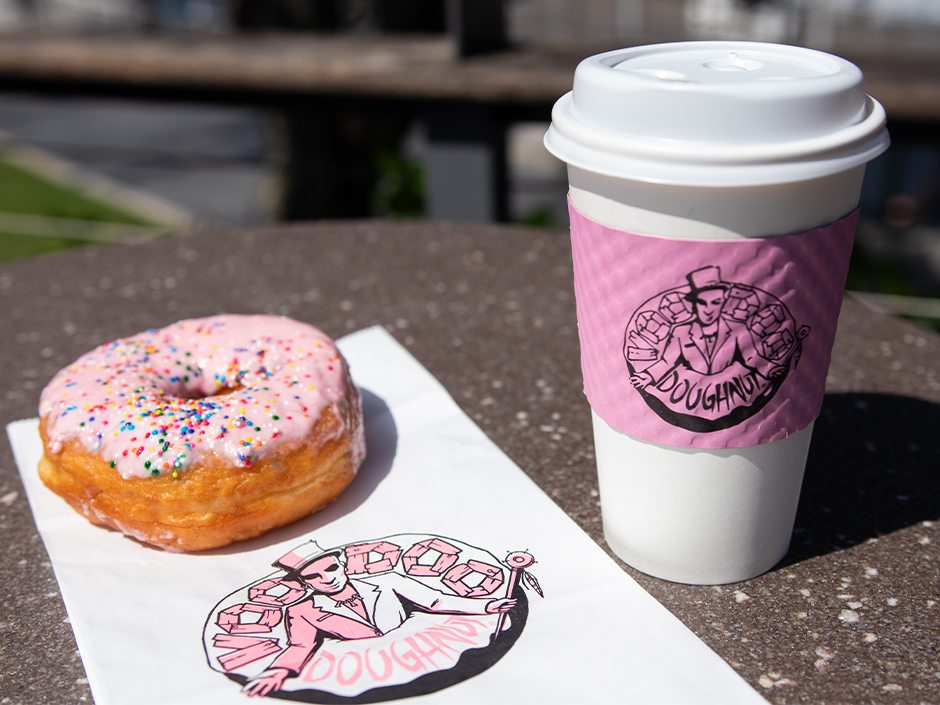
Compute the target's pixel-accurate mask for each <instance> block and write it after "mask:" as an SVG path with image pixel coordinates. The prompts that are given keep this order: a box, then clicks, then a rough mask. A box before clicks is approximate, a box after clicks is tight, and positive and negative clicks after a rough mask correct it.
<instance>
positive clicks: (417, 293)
mask: <svg viewBox="0 0 940 705" xmlns="http://www.w3.org/2000/svg"><path fill="white" fill-rule="evenodd" d="M220 312H228V313H277V314H286V315H289V316H292V317H295V318H298V319H301V320H305V321H308V322H310V323H313V324H315V325H317V326H319V327H321V328H323V329H324V330H325V331H326V332H327V333H328V334H330V335H332V336H334V337H340V336H342V335H344V334H345V333H347V332H350V331H354V330H357V329H360V328H363V327H366V326H370V325H376V324H377V325H382V326H385V327H386V328H387V329H388V330H389V331H390V332H391V333H392V334H393V335H394V336H395V337H396V338H397V339H398V340H399V341H400V342H401V343H402V344H404V345H405V346H406V347H407V348H408V349H409V350H410V351H411V352H412V353H413V354H414V355H415V356H416V357H417V359H418V360H419V361H420V362H421V363H422V364H424V365H425V366H426V367H427V368H428V369H429V370H430V371H431V373H433V374H434V375H435V376H436V377H437V378H438V379H439V380H440V381H441V382H442V383H443V384H444V386H445V387H446V388H447V389H448V391H449V392H450V394H451V395H452V396H453V397H454V398H455V399H456V400H457V402H458V403H459V404H460V405H461V406H462V407H463V408H464V409H465V410H466V411H467V413H468V414H469V415H470V416H471V417H472V418H473V419H474V420H475V421H476V422H477V423H478V424H479V425H480V426H481V427H482V428H483V430H484V431H485V432H486V433H487V434H489V436H490V437H491V438H492V439H493V440H494V441H495V442H496V443H497V444H498V445H499V446H500V447H501V448H503V449H504V450H505V451H506V452H507V453H508V454H509V455H510V457H511V458H512V459H513V460H514V461H515V462H516V463H517V464H518V465H519V466H520V467H521V468H522V469H523V470H524V471H525V472H526V473H528V474H529V475H530V476H531V477H532V478H533V479H534V480H535V481H536V482H537V483H538V485H539V486H540V487H541V488H542V489H543V490H544V491H545V492H546V493H548V494H549V496H551V497H552V498H553V499H554V500H555V501H556V502H557V503H558V504H559V505H560V506H561V507H562V508H563V509H564V510H565V511H566V512H567V513H568V514H569V515H570V516H571V517H572V518H573V519H574V520H575V521H576V522H578V524H580V526H581V527H582V528H583V529H584V530H585V531H586V532H588V534H590V535H591V536H592V537H593V538H594V539H595V540H597V541H598V542H599V543H600V544H601V545H602V546H603V545H604V543H603V537H602V533H601V523H600V507H599V506H598V498H597V481H596V476H595V469H594V458H593V443H592V439H591V429H590V413H589V408H588V405H587V402H586V400H585V398H584V396H583V394H582V392H581V374H580V362H579V345H578V338H577V323H576V319H575V309H574V297H573V291H572V270H571V258H570V248H569V244H568V240H567V237H566V234H565V233H563V232H558V231H549V230H535V229H526V228H518V227H506V226H470V225H453V224H432V223H385V222H343V223H331V222H325V223H320V224H316V225H310V224H301V225H296V226H277V227H270V228H265V229H258V230H245V231H231V230H229V231H225V230H219V231H206V232H202V233H196V234H191V235H183V236H179V237H177V238H174V239H165V240H154V241H151V242H148V243H145V244H138V245H133V246H130V245H125V246H112V247H98V248H89V249H83V250H76V251H72V252H68V253H65V254H60V255H55V256H50V257H45V258H39V259H35V260H31V261H27V262H22V263H14V264H7V265H4V266H2V267H0V316H2V321H3V325H2V329H0V330H2V337H0V365H2V369H3V378H2V387H0V420H2V422H3V423H4V424H7V423H9V422H11V421H14V420H16V419H20V418H25V417H30V416H34V415H35V414H36V405H37V400H38V397H39V393H40V391H41V389H42V388H43V386H44V385H45V383H46V382H47V381H48V380H49V378H50V377H51V376H52V375H53V374H54V373H55V372H56V371H57V370H59V369H60V368H61V367H63V366H65V365H67V364H69V363H70V362H72V361H73V360H74V359H76V358H77V357H78V356H79V355H81V354H82V353H84V352H86V351H88V350H90V349H91V348H93V347H94V346H96V345H98V344H101V343H104V342H107V341H109V340H112V339H115V338H118V337H121V336H125V335H130V334H133V333H136V332H139V331H141V330H143V329H146V328H150V327H160V326H163V325H166V324H169V323H171V322H173V321H176V320H178V319H182V318H187V317H194V316H204V315H211V314H216V313H220ZM828 392H829V393H828V394H827V396H826V400H825V403H824V405H823V410H822V414H821V416H820V418H819V420H818V421H817V424H816V430H815V435H814V439H813V444H812V447H811V450H810V456H809V462H808V467H807V474H806V480H805V482H804V488H803V496H802V498H801V503H800V509H799V513H798V516H797V520H796V529H795V534H794V538H793V543H792V547H791V549H790V552H789V554H788V555H787V556H786V557H785V558H784V560H783V561H782V562H781V564H780V565H778V566H777V567H776V568H774V569H773V570H772V571H770V572H769V573H767V574H765V575H763V576H760V577H758V578H755V579H753V580H750V581H747V582H745V583H740V584H735V585H725V586H721V587H702V586H688V585H677V584H674V583H668V582H664V581H661V580H657V579H654V578H651V577H648V576H645V575H643V574H640V573H638V572H636V571H634V570H633V569H631V568H629V567H627V566H624V570H626V571H627V572H628V573H629V574H630V575H632V576H633V577H634V578H635V579H636V580H637V581H638V582H639V583H640V585H642V586H643V587H644V588H645V589H646V590H648V591H649V592H650V593H652V595H653V596H654V597H655V598H656V599H657V600H659V601H660V602H661V603H662V604H664V605H665V606H666V607H667V608H668V609H669V610H670V611H672V612H673V613H674V614H675V615H676V616H677V617H678V618H679V619H681V620H682V621H683V622H684V623H685V624H687V625H688V626H689V627H690V628H691V629H692V630H693V631H694V632H695V633H696V634H698V636H699V637H701V638H702V639H703V640H704V641H705V642H706V643H707V644H708V645H709V646H710V647H711V648H712V649H714V650H715V651H716V652H717V653H718V654H719V655H721V656H722V657H723V658H724V659H725V660H727V662H728V663H730V664H731V665H732V667H734V668H735V669H736V670H737V672H738V673H740V674H741V676H742V677H743V678H744V679H745V680H747V682H749V683H750V684H751V685H752V686H753V687H754V688H755V689H756V690H757V691H758V692H760V693H761V694H762V695H763V696H764V697H766V698H767V699H768V700H769V701H771V702H774V703H847V702H866V703H868V702H873V703H912V704H913V703H936V702H940V672H938V667H940V666H938V663H940V659H938V651H937V649H938V646H937V645H938V644H940V473H938V471H937V468H938V467H940V444H938V443H937V440H936V433H937V429H938V428H940V336H937V335H935V334H933V333H931V332H929V331H927V330H925V329H922V328H919V327H916V326H914V325H912V324H909V323H906V322H903V321H901V320H898V319H895V318H891V317H888V316H884V315H881V314H876V313H872V312H870V311H868V310H866V309H864V308H863V307H861V306H860V305H859V304H857V303H855V302H853V301H852V300H851V299H849V300H846V302H845V305H844V307H843V312H842V316H841V318H840V322H839V333H838V337H837V340H836V346H835V351H834V359H833V364H832V368H831V371H830V375H829V380H828ZM0 528H2V529H3V537H4V538H3V541H4V544H5V547H4V559H3V560H2V561H0V582H2V584H3V586H4V597H3V609H2V612H0V644H2V653H3V668H2V669H0V702H2V703H28V704H32V703H79V702H91V700H92V697H91V694H90V692H89V690H88V685H87V681H86V679H85V674H84V671H83V669H82V664H81V660H80V657H79V655H78V652H77V649H76V645H75V641H74V638H73V636H72V632H71V629H70V627H69V624H68V620H67V616H66V613H65V610H64V607H63V605H62V601H61V597H60V595H59V592H58V588H57V585H56V580H55V576H54V574H53V571H52V568H51V566H50V564H49V561H48V557H47V555H46V553H45V551H44V549H43V546H42V541H41V540H40V538H39V536H38V534H37V532H36V529H35V525H34V523H33V519H32V516H31V514H30V510H29V507H28V504H27V501H26V498H25V496H24V492H23V487H22V485H21V483H20V480H19V477H18V475H17V471H16V468H15V465H14V462H13V457H12V453H11V451H10V448H9V445H8V444H7V443H6V442H4V443H2V444H0Z"/></svg>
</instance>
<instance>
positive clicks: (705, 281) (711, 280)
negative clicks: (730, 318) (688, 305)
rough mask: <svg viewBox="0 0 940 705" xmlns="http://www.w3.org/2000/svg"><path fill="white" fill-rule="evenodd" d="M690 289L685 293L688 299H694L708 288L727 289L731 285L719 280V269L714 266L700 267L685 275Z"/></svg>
mask: <svg viewBox="0 0 940 705" xmlns="http://www.w3.org/2000/svg"><path fill="white" fill-rule="evenodd" d="M685 278H686V279H688V280H689V286H691V287H692V290H691V291H690V292H689V293H688V294H686V297H685V298H686V299H687V300H688V301H695V300H696V299H698V296H699V294H701V293H702V292H703V291H708V290H710V289H724V290H728V289H730V288H731V285H730V284H729V283H728V282H725V281H722V280H721V269H720V268H718V267H715V266H708V267H702V268H701V269H696V270H695V271H693V272H689V273H688V274H686V275H685Z"/></svg>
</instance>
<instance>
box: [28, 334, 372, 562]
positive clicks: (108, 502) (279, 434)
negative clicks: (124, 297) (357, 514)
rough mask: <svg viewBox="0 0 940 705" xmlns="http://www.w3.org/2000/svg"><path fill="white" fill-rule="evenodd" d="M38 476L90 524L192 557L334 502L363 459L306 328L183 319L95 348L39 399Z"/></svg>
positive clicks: (339, 386) (326, 357) (329, 368)
mask: <svg viewBox="0 0 940 705" xmlns="http://www.w3.org/2000/svg"><path fill="white" fill-rule="evenodd" d="M39 416H40V423H39V430H40V435H41V437H42V441H43V456H42V459H41V460H40V463H39V476H40V478H41V479H42V481H43V483H44V484H45V485H46V486H47V487H49V489H51V490H52V491H53V492H55V493H56V494H58V495H60V496H61V497H63V498H64V499H65V501H66V502H68V503H69V504H70V505H71V506H72V507H73V508H74V509H75V510H76V511H78V512H79V513H80V514H83V515H84V516H85V517H87V518H88V519H89V520H90V521H91V522H92V523H95V524H100V525H104V526H109V527H111V528H114V529H117V530H118V531H121V532H123V533H124V534H126V535H128V536H131V537H133V538H135V539H137V540H139V541H143V542H145V543H148V544H152V545H155V546H160V547H163V548H167V549H175V550H180V551H199V550H205V549H209V548H217V547H219V546H224V545H226V544H229V543H231V542H233V541H240V540H243V539H248V538H253V537H255V536H259V535H261V534H263V533H265V532H266V531H269V530H270V529H273V528H275V527H278V526H282V525H284V524H287V523H289V522H292V521H295V520H297V519H299V518H301V517H303V516H306V515H307V514H309V513H311V512H313V511H315V510H317V509H319V508H321V507H323V506H324V505H325V504H327V503H328V502H330V501H332V500H333V499H334V498H335V497H336V496H337V495H339V493H340V492H342V491H343V490H344V489H345V488H346V486H347V485H348V484H349V483H350V481H351V480H352V478H353V476H354V475H355V473H356V471H357V470H358V468H359V465H360V463H361V462H362V461H363V459H364V458H365V440H364V433H363V425H362V403H361V398H360V395H359V390H358V389H357V388H356V387H355V385H354V384H353V383H352V380H351V378H350V376H349V368H348V366H347V364H346V361H345V360H344V359H343V357H342V356H341V355H340V353H339V351H338V350H337V348H336V345H335V344H334V343H333V341H331V340H330V339H329V338H328V337H327V336H325V335H324V334H323V333H321V332H320V331H319V330H317V329H316V328H314V327H312V326H309V325H307V324H305V323H300V322H298V321H294V320H291V319H289V318H283V317H278V316H234V315H224V316H214V317H211V318H199V319H191V320H185V321H180V322H178V323H175V324H173V325H171V326H168V327H167V328H163V329H161V330H148V331H145V332H143V333H140V334H138V335H135V336H133V337H130V338H124V339H121V340H116V341H114V342H112V343H108V344H107V345H102V346H100V347H98V348H96V349H95V350H93V351H92V352H90V353H88V354H87V355H84V356H82V357H81V358H79V359H78V360H77V361H76V362H74V363H73V364H71V365H69V366H68V367H66V368H65V369H63V370H61V371H60V372H58V373H57V374H56V375H55V376H54V377H53V378H52V380H51V381H50V382H49V384H48V385H47V386H46V388H45V389H44V390H43V392H42V395H41V397H40V401H39Z"/></svg>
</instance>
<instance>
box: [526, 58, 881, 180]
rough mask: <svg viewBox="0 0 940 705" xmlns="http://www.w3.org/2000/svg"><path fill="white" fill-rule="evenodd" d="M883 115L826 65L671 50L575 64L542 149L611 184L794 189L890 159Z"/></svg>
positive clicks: (851, 77) (836, 68) (839, 63)
mask: <svg viewBox="0 0 940 705" xmlns="http://www.w3.org/2000/svg"><path fill="white" fill-rule="evenodd" d="M888 144H889V140H888V133H887V130H886V129H885V113H884V108H882V107H881V105H880V104H879V103H878V101H876V100H874V99H873V98H871V97H870V96H868V95H866V94H865V89H864V85H863V79H862V72H861V71H860V70H859V69H858V67H857V66H855V65H854V64H852V63H850V62H848V61H846V60H845V59H841V58H839V57H837V56H832V55H831V54H826V53H823V52H820V51H815V50H812V49H805V48H802V47H794V46H786V45H781V44H763V43H757V42H680V43H675V44H653V45H649V46H639V47H632V48H629V49H621V50H618V51H612V52H608V53H606V54H598V55H597V56H592V57H590V58H587V59H585V60H584V61H582V62H581V63H580V64H579V65H578V68H577V70H576V71H575V75H574V89H573V90H572V91H571V92H570V93H568V94H566V95H564V96H563V97H562V98H561V99H559V101H558V102H557V103H555V107H554V109H553V111H552V126H551V127H550V128H549V131H548V133H547V134H546V135H545V146H546V147H547V148H548V150H549V151H550V152H551V153H552V154H554V155H555V156H556V157H558V158H559V159H561V160H563V161H565V162H567V163H569V164H572V165H574V166H577V167H580V168H582V169H586V170H588V171H592V172H596V173H599V174H605V175H607V176H614V177H619V178H627V179H636V180H641V181H651V182H656V183H665V184H676V185H685V186H748V185H759V184H773V183H785V182H791V181H803V180H805V179H811V178H816V177H820V176H826V175H829V174H834V173H837V172H840V171H844V170H846V169H850V168H852V167H856V166H859V165H861V164H864V163H866V162H868V161H870V160H871V159H874V158H875V157H876V156H878V155H879V154H881V153H882V152H884V151H885V150H886V149H887V148H888Z"/></svg>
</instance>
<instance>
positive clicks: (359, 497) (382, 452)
mask: <svg viewBox="0 0 940 705" xmlns="http://www.w3.org/2000/svg"><path fill="white" fill-rule="evenodd" d="M361 391H362V416H363V424H364V426H365V432H366V452H367V454H368V455H367V457H366V461H365V462H364V463H363V464H362V466H361V467H360V468H359V472H358V473H357V474H356V477H355V478H353V481H352V482H351V483H350V484H349V487H347V488H346V489H345V490H343V493H342V494H341V495H340V496H339V497H337V498H336V499H335V500H334V501H333V502H332V503H331V504H329V505H327V506H326V507H324V508H323V509H321V510H320V511H317V512H314V513H313V514H310V515H309V516H306V517H304V518H303V519H299V520H297V521H295V522H294V523H293V524H288V525H287V526H282V527H281V528H279V529H274V530H273V531H271V532H269V533H267V534H265V535H264V536H259V537H258V538H256V539H251V540H249V541H241V542H238V543H234V544H232V545H230V546H224V547H222V548H219V549H215V550H213V551H211V553H213V554H229V553H243V552H247V551H253V550H255V549H259V548H264V547H266V546H272V545H274V544H276V543H280V542H281V541H287V540H289V539H296V538H299V537H302V536H306V535H307V534H309V533H311V532H313V531H316V530H317V529H319V528H320V527H322V526H325V525H326V524H329V523H330V522H332V521H334V520H336V519H338V518H340V517H341V516H344V515H346V514H349V513H350V512H352V511H354V510H355V509H357V508H358V507H359V506H360V505H361V504H362V503H363V502H365V501H366V500H367V499H368V498H369V497H370V496H371V495H372V493H373V492H374V491H375V489H376V488H377V487H378V486H379V484H380V483H381V482H382V480H384V479H385V477H386V476H387V475H388V473H389V471H390V470H391V469H392V463H393V462H394V460H395V453H396V452H397V450H398V430H397V428H396V427H395V419H394V418H393V417H392V412H391V410H390V409H389V408H388V405H387V404H386V403H385V400H384V399H382V398H381V397H379V396H378V395H376V394H373V393H372V392H370V391H369V390H367V389H361Z"/></svg>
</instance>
